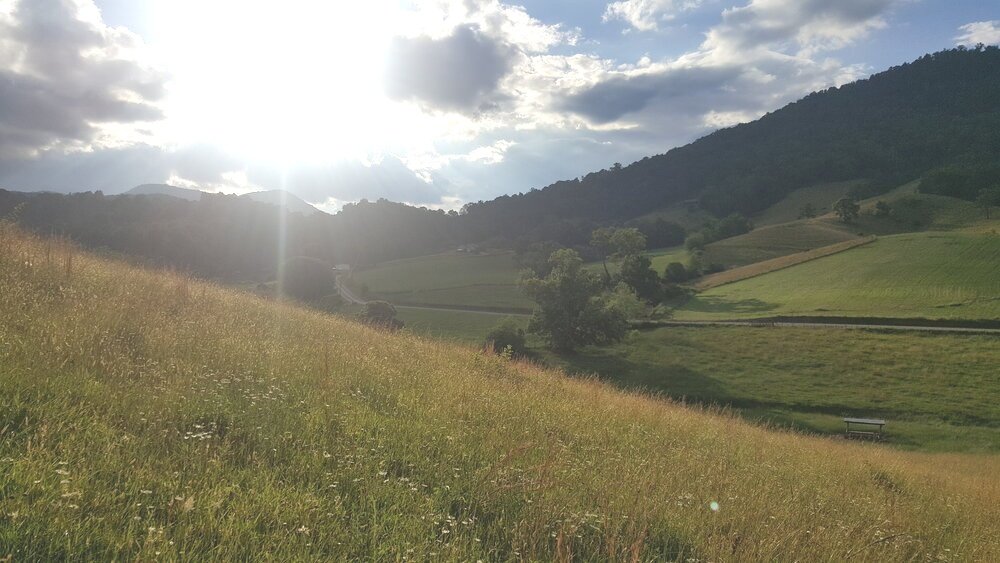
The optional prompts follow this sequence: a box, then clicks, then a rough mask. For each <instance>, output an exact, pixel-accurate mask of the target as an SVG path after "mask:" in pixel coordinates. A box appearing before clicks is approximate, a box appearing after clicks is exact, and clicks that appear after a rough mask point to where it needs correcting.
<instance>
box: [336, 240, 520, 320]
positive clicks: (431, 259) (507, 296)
mask: <svg viewBox="0 0 1000 563" xmlns="http://www.w3.org/2000/svg"><path fill="white" fill-rule="evenodd" d="M520 272H521V268H520V267H519V266H518V265H517V263H516V262H515V261H514V255H513V254H512V253H509V252H505V253H496V254H457V253H456V254H438V255H434V256H422V257H419V258H409V259H406V260H396V261H393V262H386V263H384V264H379V265H378V266H375V267H372V268H368V269H364V270H359V271H356V272H354V273H353V274H352V280H351V282H352V283H353V284H354V286H355V287H360V286H361V284H365V285H366V286H367V287H368V291H369V293H370V295H371V296H372V297H376V298H380V299H385V300H387V301H391V302H392V303H397V304H404V305H426V306H445V307H469V308H479V309H496V310H512V311H530V310H531V301H530V300H528V298H527V297H525V296H524V295H523V294H522V293H521V291H520V289H518V286H517V282H518V280H519V279H520Z"/></svg>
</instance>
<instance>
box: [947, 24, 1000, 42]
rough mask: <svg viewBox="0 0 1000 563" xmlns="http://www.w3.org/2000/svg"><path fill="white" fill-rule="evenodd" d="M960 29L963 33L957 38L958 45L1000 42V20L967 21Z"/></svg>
mask: <svg viewBox="0 0 1000 563" xmlns="http://www.w3.org/2000/svg"><path fill="white" fill-rule="evenodd" d="M958 29H960V30H961V31H962V33H961V34H960V35H959V36H958V37H956V38H955V44H956V45H978V44H980V43H982V44H983V45H997V44H1000V20H991V21H983V22H972V23H967V24H965V25H963V26H961V27H959V28H958Z"/></svg>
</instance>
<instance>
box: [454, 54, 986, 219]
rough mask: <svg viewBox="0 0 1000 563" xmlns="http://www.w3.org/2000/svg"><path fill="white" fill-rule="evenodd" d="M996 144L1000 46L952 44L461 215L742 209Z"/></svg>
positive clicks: (886, 181) (970, 157)
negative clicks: (622, 163) (657, 151)
mask: <svg viewBox="0 0 1000 563" xmlns="http://www.w3.org/2000/svg"><path fill="white" fill-rule="evenodd" d="M998 153H1000V48H997V47H987V48H982V49H974V50H967V49H964V48H959V49H954V50H950V51H942V52H939V53H935V54H932V55H925V56H923V57H921V58H920V59H918V60H916V61H914V62H912V63H907V64H903V65H901V66H898V67H894V68H891V69H889V70H887V71H885V72H881V73H878V74H875V75H873V76H871V77H870V78H868V79H865V80H859V81H857V82H854V83H851V84H847V85H845V86H842V87H840V88H830V89H828V90H826V91H823V92H816V93H813V94H810V95H808V96H806V97H805V98H803V99H801V100H799V101H797V102H795V103H792V104H789V105H787V106H785V107H784V108H782V109H780V110H777V111H775V112H773V113H769V114H767V115H765V116H763V117H761V118H760V119H758V120H756V121H754V122H751V123H746V124H743V125H738V126H735V127H732V128H728V129H723V130H720V131H716V132H715V133H712V134H710V135H708V136H706V137H704V138H701V139H699V140H697V141H695V142H693V143H691V144H689V145H686V146H683V147H679V148H676V149H673V150H671V151H669V152H667V153H666V154H663V155H658V156H654V157H649V158H644V159H642V160H640V161H638V162H635V163H633V164H631V165H629V166H626V167H617V166H616V167H615V168H613V169H611V170H602V171H599V172H594V173H591V174H588V175H587V176H585V177H583V178H581V179H578V180H569V181H564V182H557V183H555V184H553V185H551V186H548V187H546V188H544V189H541V190H535V191H531V192H528V193H525V194H521V195H514V196H504V197H500V198H497V199H496V200H493V201H490V202H485V203H478V204H473V205H469V206H468V207H467V214H466V218H467V227H468V229H470V230H471V231H474V232H476V233H477V234H478V235H479V236H480V237H484V238H485V237H490V236H498V235H510V234H511V233H517V232H533V233H539V235H538V237H537V238H551V236H550V234H549V233H542V231H552V232H553V233H554V234H555V235H559V234H560V233H559V229H558V228H557V227H556V226H555V225H560V224H561V225H562V228H563V229H564V230H566V229H570V228H571V227H572V224H573V221H577V222H579V221H581V220H591V221H597V222H605V221H614V220H618V221H620V220H625V219H628V218H631V217H635V216H639V215H642V214H645V213H648V212H649V211H650V210H651V209H657V208H660V207H663V206H666V205H668V204H671V203H676V202H678V201H685V200H697V202H698V203H699V204H700V205H701V206H702V207H704V208H706V209H708V210H710V211H712V212H713V213H716V214H718V215H725V214H728V213H730V212H734V211H737V212H741V213H743V214H745V215H750V214H752V213H755V212H758V211H761V210H763V209H764V208H766V207H768V206H769V205H771V204H773V203H775V202H777V201H779V200H781V199H782V198H783V197H785V196H786V195H787V194H789V193H791V192H792V191H793V190H795V189H798V188H802V187H804V186H809V185H813V184H818V183H822V182H837V181H846V180H854V179H858V178H865V179H869V180H871V181H873V183H874V185H873V186H872V187H873V189H875V190H878V189H888V188H892V187H895V186H897V185H900V184H902V183H904V182H907V181H910V180H913V179H916V178H919V177H921V176H922V175H924V174H925V173H927V172H929V171H931V170H934V169H936V168H939V167H943V166H947V165H958V166H960V167H962V166H976V165H977V164H978V163H982V162H983V161H989V160H991V159H992V160H994V161H995V159H996V155H997V154H998ZM997 180H1000V176H998V177H997Z"/></svg>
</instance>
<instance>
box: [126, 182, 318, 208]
mask: <svg viewBox="0 0 1000 563" xmlns="http://www.w3.org/2000/svg"><path fill="white" fill-rule="evenodd" d="M204 193H208V192H203V191H201V190H194V189H190V188H179V187H177V186H171V185H169V184H142V185H141V186H136V187H134V188H132V189H131V190H128V191H127V192H125V194H126V195H165V196H170V197H176V198H180V199H183V200H187V201H199V200H201V195H202V194H204ZM240 197H244V198H247V199H251V200H253V201H256V202H259V203H267V204H270V205H277V206H278V207H284V208H285V209H286V210H287V211H290V212H292V213H301V214H303V215H312V214H313V213H322V212H321V211H320V210H319V209H316V208H315V207H313V206H312V205H309V204H308V203H306V202H305V201H303V200H302V199H301V198H299V197H298V196H296V195H294V194H291V193H289V192H286V191H284V190H265V191H261V192H251V193H248V194H244V195H242V196H240Z"/></svg>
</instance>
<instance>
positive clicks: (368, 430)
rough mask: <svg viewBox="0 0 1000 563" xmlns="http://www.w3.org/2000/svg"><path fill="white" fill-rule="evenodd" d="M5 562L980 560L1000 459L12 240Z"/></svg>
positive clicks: (2, 342)
mask: <svg viewBox="0 0 1000 563" xmlns="http://www.w3.org/2000/svg"><path fill="white" fill-rule="evenodd" d="M0 288H2V291H0V366H2V374H0V557H8V556H10V557H11V558H13V559H14V560H19V561H20V560H25V561H30V560H53V559H87V560H89V559H141V560H149V559H157V558H161V559H218V560H246V559H261V558H272V559H288V560H305V559H309V560H313V559H337V560H343V559H364V560H386V559H399V560H402V559H407V560H476V559H483V560H573V559H582V560H595V559H621V560H632V561H643V560H685V561H686V560H703V561H704V560H713V561H718V560H776V561H777V560H787V561H792V560H804V559H809V560H815V559H824V560H836V561H840V560H847V559H856V560H868V561H912V560H934V559H938V560H981V561H989V560H995V559H997V558H998V557H1000V539H998V537H1000V533H998V531H1000V530H998V524H997V522H1000V508H998V507H1000V502H998V501H1000V484H998V478H997V475H998V471H997V470H998V463H997V459H996V458H995V457H989V456H969V455H928V454H914V453H907V452H898V451H894V450H891V449H888V448H883V447H879V446H875V445H866V444H855V443H844V442H841V441H836V440H830V439H819V438H810V437H804V436H798V435H794V434H789V433H784V432H777V431H773V430H769V429H766V428H760V427H755V426H751V425H748V424H746V423H744V422H741V421H740V420H738V419H736V418H734V417H732V416H728V415H726V414H724V413H714V412H703V411H700V410H697V409H692V408H686V407H683V406H680V405H677V404H672V403H667V402H664V401H660V400H655V399H652V398H647V397H644V396H640V395H634V394H625V393H622V392H619V391H616V390H614V389H612V388H610V387H607V386H605V385H602V384H599V383H597V382H594V381H579V380H574V379H571V378H567V377H565V376H563V375H561V374H560V373H558V372H553V371H546V370H542V369H538V368H535V367H533V366H531V365H527V364H521V363H516V362H510V361H507V360H504V359H502V358H497V357H487V356H483V355H480V354H477V353H475V352H473V351H471V350H469V349H467V348H462V347H457V346H453V345H450V344H445V343H440V342H435V341H431V340H424V339H420V338H416V337H412V336H406V335H392V334H386V333H383V332H378V331H375V330H371V329H368V328H365V327H363V326H359V325H357V324H354V323H352V322H348V321H345V320H340V319H337V318H334V317H330V316H328V315H324V314H321V313H318V312H314V311H308V310H304V309H300V308H296V307H293V306H290V305H286V304H281V303H274V302H269V301H265V300H262V299H259V298H255V297H252V296H249V295H247V294H245V293H242V292H238V291H234V290H226V289H222V288H218V287H215V286H212V285H207V284H203V283H200V282H195V281H193V280H190V279H187V278H185V277H181V276H176V275H172V274H169V273H165V272H160V271H147V270H141V269H136V268H132V267H128V266H125V265H123V264H120V263H115V262H109V261H105V260H100V259H96V258H93V257H90V256H87V255H85V254H81V253H79V252H77V251H75V250H74V249H72V248H69V247H64V246H62V245H49V244H47V243H46V242H44V241H39V240H37V239H31V238H28V237H25V236H23V235H20V234H17V233H14V232H12V231H11V230H10V229H9V228H6V227H5V228H4V232H3V233H0Z"/></svg>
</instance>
